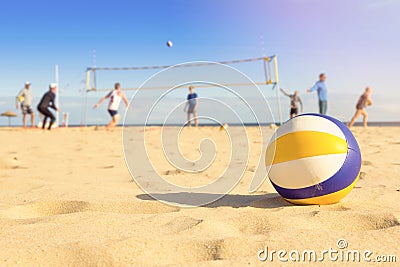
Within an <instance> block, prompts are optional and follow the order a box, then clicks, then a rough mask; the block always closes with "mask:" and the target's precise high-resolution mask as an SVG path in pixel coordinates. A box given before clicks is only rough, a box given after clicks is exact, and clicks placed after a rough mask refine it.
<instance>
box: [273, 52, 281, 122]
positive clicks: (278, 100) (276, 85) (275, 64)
mask: <svg viewBox="0 0 400 267" xmlns="http://www.w3.org/2000/svg"><path fill="white" fill-rule="evenodd" d="M273 62H274V75H275V87H276V88H275V89H276V101H277V104H278V114H279V125H282V109H281V99H280V94H279V74H278V57H277V56H276V55H275V56H274V59H273Z"/></svg>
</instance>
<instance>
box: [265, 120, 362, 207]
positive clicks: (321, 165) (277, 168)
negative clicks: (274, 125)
mask: <svg viewBox="0 0 400 267" xmlns="http://www.w3.org/2000/svg"><path fill="white" fill-rule="evenodd" d="M265 163H266V166H267V169H268V177H269V179H270V181H271V183H272V185H273V186H274V188H275V189H276V191H277V192H278V193H279V194H280V195H281V196H282V197H283V198H284V199H286V200H287V201H289V202H291V203H293V204H300V205H309V204H318V205H325V204H333V203H337V202H339V201H340V200H341V199H342V198H344V197H345V196H346V195H347V194H348V193H350V191H351V189H352V188H353V187H354V185H355V184H356V182H357V180H358V177H359V175H360V169H361V153H360V148H359V146H358V143H357V140H356V139H355V137H354V136H353V134H352V133H351V131H350V130H349V129H348V128H347V127H346V126H345V125H344V124H343V123H342V122H340V121H338V120H336V119H334V118H332V117H329V116H326V115H320V114H301V115H299V116H296V117H294V118H293V119H291V120H289V121H288V122H286V123H285V124H283V125H282V126H280V127H279V128H278V129H277V131H276V132H275V134H274V135H273V137H272V138H271V140H270V142H269V144H268V147H267V151H266V155H265Z"/></svg>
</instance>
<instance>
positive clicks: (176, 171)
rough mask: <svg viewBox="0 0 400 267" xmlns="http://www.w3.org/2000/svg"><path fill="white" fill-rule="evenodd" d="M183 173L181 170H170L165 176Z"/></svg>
mask: <svg viewBox="0 0 400 267" xmlns="http://www.w3.org/2000/svg"><path fill="white" fill-rule="evenodd" d="M181 172H182V171H180V170H168V171H166V172H164V175H174V174H180V173H181Z"/></svg>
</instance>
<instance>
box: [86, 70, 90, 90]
mask: <svg viewBox="0 0 400 267" xmlns="http://www.w3.org/2000/svg"><path fill="white" fill-rule="evenodd" d="M88 90H90V70H89V69H86V91H88Z"/></svg>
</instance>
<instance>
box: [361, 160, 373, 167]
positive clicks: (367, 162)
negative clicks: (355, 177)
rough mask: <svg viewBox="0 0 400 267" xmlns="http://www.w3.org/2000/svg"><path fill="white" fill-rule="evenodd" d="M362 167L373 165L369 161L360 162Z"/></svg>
mask: <svg viewBox="0 0 400 267" xmlns="http://www.w3.org/2000/svg"><path fill="white" fill-rule="evenodd" d="M362 165H364V166H373V165H374V164H373V163H372V162H371V161H368V160H363V161H362Z"/></svg>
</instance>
